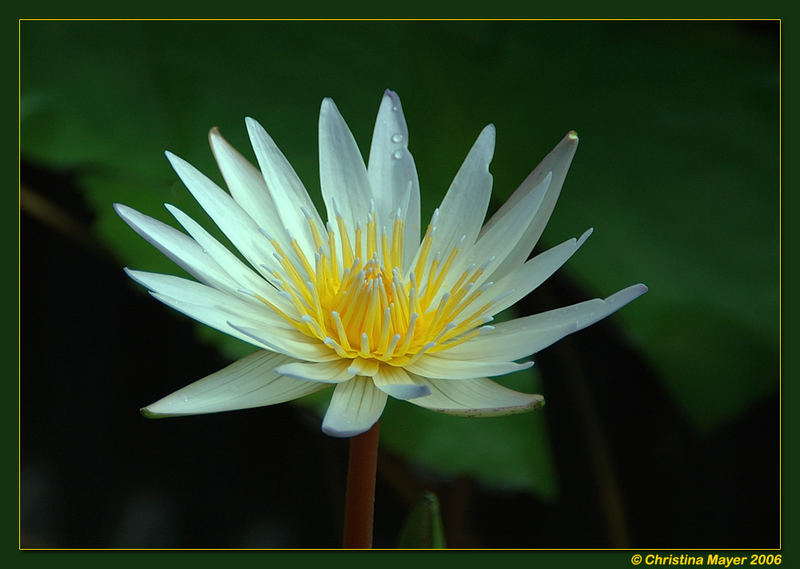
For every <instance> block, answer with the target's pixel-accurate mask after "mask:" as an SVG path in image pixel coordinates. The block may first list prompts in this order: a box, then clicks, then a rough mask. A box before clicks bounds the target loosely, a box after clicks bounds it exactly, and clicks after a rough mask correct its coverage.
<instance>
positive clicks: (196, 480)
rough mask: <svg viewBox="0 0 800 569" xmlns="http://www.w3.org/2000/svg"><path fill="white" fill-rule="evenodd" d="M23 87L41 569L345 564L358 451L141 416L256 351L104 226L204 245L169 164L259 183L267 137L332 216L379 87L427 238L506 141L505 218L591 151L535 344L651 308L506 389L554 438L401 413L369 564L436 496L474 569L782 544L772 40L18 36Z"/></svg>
mask: <svg viewBox="0 0 800 569" xmlns="http://www.w3.org/2000/svg"><path fill="white" fill-rule="evenodd" d="M21 81H22V91H21V127H22V131H21V143H22V159H23V170H22V183H23V187H24V189H23V194H22V205H23V218H22V303H23V305H22V310H23V325H22V334H23V335H22V341H23V348H22V350H23V354H22V364H23V365H22V385H23V387H22V396H23V399H22V433H23V436H22V452H23V463H22V525H23V539H24V540H25V539H27V540H29V541H30V544H31V545H35V544H45V545H58V546H114V545H116V546H153V545H162V546H163V545H174V546H192V545H195V546H203V545H205V546H242V545H263V546H281V545H289V546H292V545H297V546H330V545H335V544H336V542H337V540H338V535H337V532H338V524H339V520H338V516H339V509H340V508H341V492H342V490H341V488H342V479H343V460H344V457H345V454H346V445H345V444H344V443H343V442H342V441H335V440H331V439H328V438H327V437H324V435H322V434H321V433H320V432H319V419H318V418H316V417H315V416H314V415H313V414H312V413H310V412H309V411H304V410H301V409H299V408H295V407H292V406H288V405H284V406H280V407H276V408H271V409H259V410H254V411H246V412H239V413H232V414H227V415H219V416H209V417H200V418H192V419H182V420H177V421H159V422H146V421H144V420H143V419H141V418H139V417H138V415H136V414H135V410H136V408H137V407H138V406H140V405H142V404H145V403H149V402H151V401H152V400H154V399H156V398H158V397H160V396H161V395H164V394H166V393H167V392H169V391H170V390H172V389H174V388H177V387H179V386H182V385H184V384H186V383H188V382H189V381H192V380H194V379H197V378H199V377H201V376H202V375H204V374H207V373H209V372H211V371H214V370H215V369H217V368H218V367H220V366H222V365H224V363H225V362H227V361H229V360H230V358H231V357H234V356H237V355H241V354H244V353H247V351H248V348H247V347H246V346H242V345H240V344H239V343H237V342H231V341H227V340H225V339H223V338H222V337H221V336H219V335H212V334H209V333H207V332H205V331H201V330H199V329H198V330H196V331H193V328H192V326H191V325H190V324H189V323H188V322H187V321H186V320H185V319H183V318H181V317H176V316H175V315H173V314H170V313H169V312H168V311H167V310H166V309H163V308H162V307H160V306H158V305H157V304H156V303H155V302H154V301H152V300H151V299H148V298H147V297H146V296H145V295H143V294H142V293H141V291H138V290H137V289H136V288H135V287H134V286H132V285H131V284H129V283H127V282H126V281H125V279H124V277H123V275H122V274H121V271H120V267H121V266H123V265H127V266H132V267H134V268H139V269H147V270H158V271H165V272H176V271H175V269H173V268H172V266H171V264H170V263H169V261H167V260H166V259H163V258H162V257H161V256H160V255H159V254H158V253H157V252H155V251H154V250H153V249H152V248H150V247H149V246H148V245H147V244H146V243H145V242H144V241H143V240H141V239H140V238H139V237H138V236H136V235H135V234H134V233H133V232H132V231H130V230H129V229H128V228H127V227H126V226H125V225H124V223H122V222H121V220H119V219H118V218H117V217H116V216H115V215H114V214H113V212H112V210H111V208H110V205H111V203H113V202H115V201H121V202H123V203H126V204H127V205H130V206H132V207H135V208H137V209H139V210H141V211H143V212H145V213H148V214H150V215H155V216H157V217H159V218H161V219H164V220H168V218H169V216H168V214H167V213H166V212H165V211H164V210H163V208H161V206H160V204H161V203H163V202H165V201H168V202H171V203H174V204H176V205H178V206H179V207H182V208H186V209H187V210H189V211H190V212H192V213H195V214H197V216H198V219H201V220H204V219H207V218H205V217H204V215H203V214H202V213H201V212H199V210H198V209H197V208H196V207H193V206H192V204H191V200H190V196H189V195H188V192H187V191H186V190H185V189H184V188H183V187H182V186H181V185H180V183H178V182H177V178H176V176H175V175H174V174H173V173H172V172H171V171H170V169H169V167H168V164H167V163H166V160H165V159H164V158H163V155H162V152H163V150H164V149H169V150H171V151H173V152H176V153H177V154H179V155H181V156H182V157H184V158H186V159H187V160H189V161H190V162H192V163H193V164H195V165H197V166H198V167H200V168H201V170H203V171H205V172H207V173H208V174H209V175H211V176H212V177H213V178H214V179H217V180H219V175H218V173H217V172H216V171H215V168H214V164H213V160H212V158H211V154H210V152H209V151H208V148H207V139H206V136H207V131H208V128H209V127H211V126H214V125H217V126H219V127H220V128H221V130H222V132H223V134H225V136H226V137H227V138H228V139H229V140H231V141H232V142H233V143H234V144H235V145H236V146H237V147H239V148H240V149H242V150H243V151H246V152H245V153H246V155H248V156H250V155H251V154H250V153H249V149H248V145H247V140H246V133H245V129H244V125H243V118H244V116H248V115H249V116H253V117H254V118H257V119H258V120H260V121H261V122H262V124H264V126H265V127H266V128H267V130H268V131H269V132H270V133H271V134H272V136H273V137H274V138H275V140H276V141H277V143H278V144H279V146H281V148H282V150H283V151H284V153H285V154H286V155H287V157H288V158H289V160H290V161H291V162H292V164H293V165H294V167H295V168H296V169H297V171H298V173H299V174H300V176H301V178H302V179H303V180H304V182H305V183H306V186H307V188H308V189H309V191H310V192H311V193H312V195H313V196H314V197H315V199H316V198H317V194H318V186H319V184H318V173H317V165H316V160H317V152H316V148H317V142H316V120H317V112H318V109H319V103H320V101H321V99H322V97H324V96H331V97H333V98H334V100H335V101H336V102H337V105H338V106H339V108H340V110H341V111H342V113H343V115H344V116H345V118H346V120H347V121H348V123H349V124H350V127H351V129H352V130H353V132H354V135H355V137H356V139H357V141H358V142H359V144H360V146H361V148H362V150H364V151H366V149H367V148H368V143H369V137H370V134H371V129H372V123H373V121H374V117H375V113H376V111H377V106H378V103H379V101H380V96H381V93H382V91H383V89H384V88H387V87H389V88H392V89H394V90H396V91H397V92H398V93H399V95H400V97H401V98H402V100H403V106H404V109H405V113H406V118H407V121H408V124H409V130H410V141H411V142H410V149H411V150H412V152H413V153H414V156H415V159H416V162H417V166H418V170H419V173H420V179H421V186H422V191H423V216H424V217H427V216H428V215H429V214H430V212H431V211H432V210H433V208H434V207H436V205H438V202H439V200H440V199H441V197H442V196H443V195H444V192H445V191H446V189H447V186H448V184H449V181H450V179H451V178H452V176H453V174H454V173H455V171H456V170H457V168H458V166H459V164H460V161H461V160H462V159H463V157H464V155H465V154H466V151H467V149H468V148H469V146H470V145H471V143H472V142H473V140H474V138H475V136H476V135H477V133H478V132H479V131H480V129H481V128H482V127H483V126H484V125H485V124H486V123H489V122H493V123H494V124H495V125H496V126H497V132H498V143H497V151H496V153H495V159H494V161H493V165H492V168H491V170H492V173H493V174H494V179H495V190H494V193H493V202H492V208H496V207H497V206H498V205H499V204H500V203H502V201H503V200H504V199H505V198H506V197H507V196H508V195H509V194H510V193H511V191H513V189H514V188H515V187H516V185H517V184H518V183H519V181H521V180H522V179H523V178H524V176H525V175H526V174H527V173H528V172H529V171H530V170H531V169H532V168H533V167H534V166H535V165H536V163H537V162H538V160H539V159H541V157H543V156H544V155H545V154H546V153H547V152H548V151H549V150H550V148H552V146H553V145H555V143H556V142H557V141H558V140H559V139H560V138H561V136H563V134H564V133H565V132H566V131H568V130H570V129H576V130H577V131H578V133H579V135H580V137H581V145H580V147H579V149H578V153H577V155H576V158H575V161H574V164H573V167H572V169H571V170H570V175H569V176H568V178H567V182H566V184H565V189H564V192H563V194H562V198H561V200H560V202H559V205H558V206H557V208H556V211H555V214H554V216H553V219H552V220H551V223H550V225H549V226H548V229H547V230H546V231H545V234H544V236H543V242H544V244H545V245H554V244H556V243H559V242H561V241H563V240H564V239H566V238H569V237H573V236H577V235H579V234H580V233H581V232H582V231H583V230H584V229H586V228H587V227H594V228H595V232H594V234H593V235H592V237H591V238H590V239H589V241H588V242H587V243H586V245H585V246H584V247H583V249H582V250H581V251H580V252H579V253H578V254H577V255H576V256H575V257H574V258H573V259H572V260H571V261H570V263H568V265H567V266H566V267H565V269H564V270H563V271H561V272H560V273H559V275H558V276H557V277H556V278H555V279H553V281H552V282H550V283H548V284H547V285H546V286H545V287H543V288H542V289H541V290H540V291H537V292H535V293H534V294H533V295H531V296H530V297H529V298H528V299H527V300H526V301H524V302H523V303H522V306H521V308H520V310H521V311H522V312H523V313H532V312H534V311H539V310H544V309H548V308H553V307H555V306H559V305H562V304H567V303H570V302H575V301H578V300H582V299H584V298H589V297H593V296H606V295H608V294H610V293H612V292H614V291H616V290H618V289H620V288H622V287H624V286H627V285H628V284H632V283H634V282H644V283H646V284H647V285H648V286H649V287H650V292H649V293H648V294H647V295H646V296H644V297H643V298H642V299H640V300H637V301H636V302H635V303H634V304H632V305H631V306H629V307H627V308H625V309H624V310H622V311H621V312H620V313H618V314H616V315H614V316H613V317H611V318H610V319H609V320H608V321H607V322H605V323H603V324H602V325H599V326H597V327H595V328H594V329H590V330H587V331H584V332H581V333H579V334H578V335H576V337H575V338H574V339H568V340H565V341H564V342H562V343H560V344H559V345H557V346H555V347H553V348H550V349H548V350H546V351H545V352H544V353H542V354H541V355H540V356H537V357H536V358H535V360H536V362H537V365H536V366H535V368H536V370H537V372H536V374H528V375H522V376H519V377H515V378H511V379H510V381H511V383H512V384H514V385H517V386H519V387H520V388H524V389H533V388H536V389H537V390H540V391H542V392H543V393H544V395H545V397H546V398H547V400H548V405H547V407H546V409H545V411H544V412H542V413H536V414H531V415H525V416H518V417H510V418H502V419H487V420H464V419H456V418H451V417H445V416H440V415H435V414H432V413H426V412H421V411H417V410H416V408H413V409H412V408H411V407H412V406H410V405H405V404H402V403H398V402H392V404H390V407H389V409H388V410H387V414H386V417H385V420H384V421H383V433H382V436H383V442H384V447H383V448H384V449H385V451H386V453H385V456H382V462H381V465H382V466H381V475H380V486H379V496H378V526H377V528H376V531H377V534H376V536H377V541H378V544H379V545H384V546H389V545H391V544H392V543H393V540H394V539H395V538H396V537H397V533H398V532H399V528H400V527H401V525H402V521H403V516H404V515H405V512H406V511H407V510H408V509H410V505H411V504H413V503H414V502H415V501H416V500H417V499H418V498H419V497H420V496H421V494H422V492H423V491H424V490H425V489H433V490H436V491H437V492H438V493H439V494H440V498H441V499H442V505H443V510H442V511H443V517H444V523H445V529H446V532H448V533H449V535H448V537H449V539H448V543H449V544H450V545H455V546H458V545H461V546H486V547H498V546H512V547H548V546H569V547H581V546H592V547H595V546H604V545H615V546H622V545H633V546H656V545H658V546H676V547H680V546H683V547H686V546H708V545H709V544H713V545H715V546H716V545H727V546H731V547H741V546H762V547H766V546H774V545H776V544H777V476H778V474H777V469H778V465H777V434H778V418H777V409H778V407H777V388H778V362H777V355H778V322H777V319H778V24H777V22H752V23H748V22H23V24H22V32H21ZM26 192H33V193H26ZM29 196H30V199H28V197H29ZM36 198H39V199H36ZM43 204H44V205H43ZM54 212H55V213H54ZM63 219H67V220H68V221H67V222H66V225H65V222H64V221H63ZM54 339H57V341H54ZM198 340H199V341H198ZM215 348H216V349H215Z"/></svg>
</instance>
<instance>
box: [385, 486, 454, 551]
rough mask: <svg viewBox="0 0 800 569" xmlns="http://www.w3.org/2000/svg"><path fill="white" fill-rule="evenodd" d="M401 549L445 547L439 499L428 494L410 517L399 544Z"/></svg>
mask: <svg viewBox="0 0 800 569" xmlns="http://www.w3.org/2000/svg"><path fill="white" fill-rule="evenodd" d="M397 547H398V548H401V549H415V548H425V549H441V548H444V547H445V541H444V529H443V528H442V515H441V512H440V511H439V499H438V498H437V497H436V494H434V493H433V492H426V493H425V495H424V496H423V497H422V498H421V499H420V500H419V502H417V505H416V506H414V509H412V510H411V513H410V514H409V515H408V519H407V520H406V524H405V525H404V526H403V533H402V534H401V535H400V539H399V540H398V542H397Z"/></svg>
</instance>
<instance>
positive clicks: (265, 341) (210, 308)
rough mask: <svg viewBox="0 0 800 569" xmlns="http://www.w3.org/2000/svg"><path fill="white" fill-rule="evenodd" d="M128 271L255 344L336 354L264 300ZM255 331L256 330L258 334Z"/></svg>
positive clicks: (299, 353) (306, 355)
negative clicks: (239, 296) (281, 315)
mask: <svg viewBox="0 0 800 569" xmlns="http://www.w3.org/2000/svg"><path fill="white" fill-rule="evenodd" d="M126 272H127V273H128V275H129V276H130V277H131V278H132V279H134V280H135V281H137V282H138V283H140V284H141V285H143V286H145V287H147V288H148V289H150V290H151V291H152V292H151V294H152V295H153V297H154V298H156V299H157V300H160V301H161V302H163V303H164V304H166V305H167V306H169V307H171V308H174V309H175V310H177V311H179V312H182V313H183V314H185V315H187V316H189V317H190V318H193V319H195V320H197V321H198V322H201V323H203V324H205V325H206V326H210V327H212V328H215V329H217V330H219V331H220V332H224V333H225V334H229V335H231V336H234V337H235V338H239V339H240V340H244V341H245V342H248V343H250V344H253V345H254V346H257V347H259V348H262V349H263V348H266V349H269V350H272V351H276V352H281V353H284V354H286V355H289V356H292V357H294V358H296V359H301V360H312V361H324V360H327V359H333V358H334V357H335V356H332V355H331V354H332V352H331V351H330V350H329V349H327V348H326V347H324V346H322V345H321V344H320V343H319V342H317V341H316V340H314V339H312V338H309V337H307V336H305V335H304V334H302V333H301V332H299V331H297V330H296V329H295V328H292V327H290V325H289V324H288V323H287V322H286V321H285V320H283V318H281V317H280V316H278V315H277V314H275V313H274V312H273V311H272V310H271V309H270V308H269V307H267V306H264V305H261V304H260V303H257V302H255V301H253V302H248V301H245V300H243V299H241V298H237V297H235V296H231V295H230V294H227V293H224V292H220V291H218V290H216V289H213V288H210V287H207V286H205V285H202V284H200V283H196V282H194V281H190V280H187V279H182V278H180V277H175V276H172V275H161V274H158V273H147V272H144V271H132V270H129V269H126ZM231 322H233V323H234V324H235V326H234V327H232V326H231ZM252 331H256V333H255V336H254V335H253V333H252Z"/></svg>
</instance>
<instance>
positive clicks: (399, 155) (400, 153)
mask: <svg viewBox="0 0 800 569" xmlns="http://www.w3.org/2000/svg"><path fill="white" fill-rule="evenodd" d="M402 157H403V151H402V150H397V151H395V153H394V154H392V158H394V159H395V160H400V159H401V158H402Z"/></svg>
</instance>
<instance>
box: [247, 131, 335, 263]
mask: <svg viewBox="0 0 800 569" xmlns="http://www.w3.org/2000/svg"><path fill="white" fill-rule="evenodd" d="M245 123H246V124H247V132H248V134H249V135H250V143H251V144H252V145H253V151H254V152H255V155H256V159H257V160H258V165H259V167H260V168H261V172H262V173H263V176H264V181H265V182H266V184H267V190H268V191H269V193H270V195H271V196H272V200H273V202H274V203H275V207H276V208H277V210H278V215H279V216H280V218H281V220H282V221H283V225H284V226H285V227H286V228H287V229H288V230H289V232H290V233H291V234H292V236H293V237H294V238H295V239H297V242H298V244H299V245H300V247H301V249H302V250H303V251H304V252H305V254H306V257H307V258H308V260H309V261H310V262H313V259H314V251H315V250H316V247H314V240H313V238H312V234H311V230H310V228H309V226H308V221H307V219H306V215H305V214H304V213H303V212H304V211H305V212H306V213H307V214H308V216H309V218H308V219H310V220H311V223H312V224H313V225H314V226H315V227H316V229H317V231H318V232H320V234H321V235H324V234H325V230H324V225H323V224H322V220H321V219H320V217H319V214H318V213H317V208H316V207H314V202H312V201H311V198H310V197H309V195H308V192H307V191H306V188H305V186H304V185H303V182H301V181H300V178H299V177H298V176H297V173H296V172H295V171H294V168H292V165H291V164H290V163H289V161H288V160H287V159H286V157H285V156H284V155H283V153H282V152H281V151H280V149H279V148H278V147H277V145H276V144H275V142H274V141H273V140H272V138H271V137H270V136H269V134H267V131H266V130H264V127H262V126H261V125H260V124H259V123H258V122H257V121H256V120H254V119H252V118H249V117H248V118H247V119H245ZM264 229H266V230H267V231H270V228H269V227H265V228H264Z"/></svg>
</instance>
